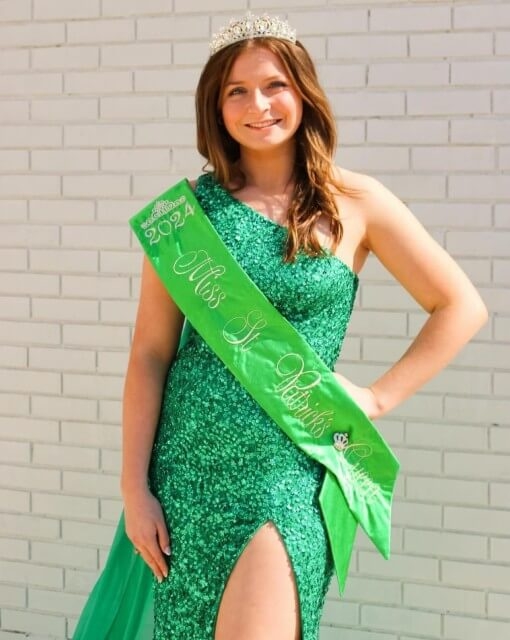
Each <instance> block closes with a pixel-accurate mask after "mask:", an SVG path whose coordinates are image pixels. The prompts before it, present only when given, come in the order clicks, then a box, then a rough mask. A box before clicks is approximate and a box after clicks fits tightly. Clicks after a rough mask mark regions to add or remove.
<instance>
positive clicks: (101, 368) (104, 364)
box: [97, 350, 128, 375]
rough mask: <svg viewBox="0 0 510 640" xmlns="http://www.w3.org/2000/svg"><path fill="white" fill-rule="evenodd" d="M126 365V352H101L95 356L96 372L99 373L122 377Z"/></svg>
mask: <svg viewBox="0 0 510 640" xmlns="http://www.w3.org/2000/svg"><path fill="white" fill-rule="evenodd" d="M127 363H128V354H127V353H126V352H121V351H105V350H102V351H100V352H99V353H98V354H97V371H98V372H99V373H117V374H119V375H124V374H125V373H126V369H127Z"/></svg>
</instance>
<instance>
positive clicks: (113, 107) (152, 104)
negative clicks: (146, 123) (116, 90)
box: [100, 96, 167, 122]
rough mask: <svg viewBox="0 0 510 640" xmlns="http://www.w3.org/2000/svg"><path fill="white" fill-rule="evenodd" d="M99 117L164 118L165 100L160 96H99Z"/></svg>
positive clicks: (123, 118) (129, 118) (125, 118)
mask: <svg viewBox="0 0 510 640" xmlns="http://www.w3.org/2000/svg"><path fill="white" fill-rule="evenodd" d="M100 109H101V119H105V120H125V121H127V122H130V121H131V120H133V119H140V120H147V119H151V120H152V119H155V118H165V117H166V115H167V112H166V111H167V109H166V100H165V98H164V97H162V96H129V97H126V98H123V97H104V98H101V104H100Z"/></svg>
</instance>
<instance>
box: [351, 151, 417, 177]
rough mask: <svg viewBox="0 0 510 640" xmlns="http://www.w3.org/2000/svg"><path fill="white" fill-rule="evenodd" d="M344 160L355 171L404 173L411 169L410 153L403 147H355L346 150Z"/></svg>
mask: <svg viewBox="0 0 510 640" xmlns="http://www.w3.org/2000/svg"><path fill="white" fill-rule="evenodd" d="M342 158H343V162H344V163H346V164H347V165H348V166H349V167H351V170H354V171H361V170H365V171H377V170H390V171H391V170H393V171H404V170H406V169H408V167H409V153H408V151H407V149H405V148H403V147H388V146H385V147H380V148H377V147H373V148H372V150H369V149H367V148H363V147H359V148H356V147H353V148H348V149H344V150H343V153H342Z"/></svg>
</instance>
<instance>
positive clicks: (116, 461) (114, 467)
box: [101, 449, 122, 475]
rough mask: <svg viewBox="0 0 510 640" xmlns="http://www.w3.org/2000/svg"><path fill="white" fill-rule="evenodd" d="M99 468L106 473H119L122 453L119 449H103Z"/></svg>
mask: <svg viewBox="0 0 510 640" xmlns="http://www.w3.org/2000/svg"><path fill="white" fill-rule="evenodd" d="M101 469H102V470H103V471H106V472H107V473H115V474H117V475H120V472H121V469H122V455H121V453H120V451H110V450H109V449H103V450H102V451H101Z"/></svg>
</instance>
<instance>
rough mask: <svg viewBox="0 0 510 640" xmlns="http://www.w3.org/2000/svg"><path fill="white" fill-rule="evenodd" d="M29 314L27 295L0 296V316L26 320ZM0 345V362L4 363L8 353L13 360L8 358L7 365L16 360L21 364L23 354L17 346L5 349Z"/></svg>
mask: <svg viewBox="0 0 510 640" xmlns="http://www.w3.org/2000/svg"><path fill="white" fill-rule="evenodd" d="M29 316H30V300H29V298H27V297H23V298H21V297H14V296H0V318H2V319H4V320H28V318H29ZM3 349H4V348H3V347H0V363H2V364H4V361H3V360H4V358H8V355H7V354H8V353H10V354H11V355H12V358H13V360H12V361H11V360H9V361H8V362H9V366H15V364H16V362H21V363H22V364H21V365H20V366H23V362H24V360H23V356H22V354H21V352H20V351H19V349H18V348H15V347H6V349H7V351H4V350H3Z"/></svg>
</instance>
